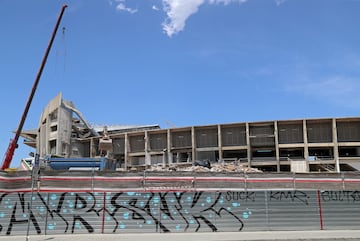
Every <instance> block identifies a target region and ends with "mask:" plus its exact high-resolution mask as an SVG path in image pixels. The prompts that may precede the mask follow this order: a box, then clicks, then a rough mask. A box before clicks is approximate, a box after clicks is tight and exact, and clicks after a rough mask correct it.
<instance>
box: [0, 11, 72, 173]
mask: <svg viewBox="0 0 360 241" xmlns="http://www.w3.org/2000/svg"><path fill="white" fill-rule="evenodd" d="M66 8H67V5H66V4H64V5H63V6H62V8H61V11H60V14H59V16H58V18H57V21H56V24H55V27H54V30H53V32H52V34H51V38H50V41H49V43H48V46H47V48H46V51H45V54H44V57H43V59H42V61H41V65H40V68H39V70H38V73H37V75H36V78H35V81H34V84H33V86H32V89H31V92H30V95H29V98H28V100H27V102H26V106H25V109H24V112H23V114H22V116H21V120H20V122H19V126H18V128H17V129H16V132H15V136H14V138H13V139H11V140H10V143H9V146H8V149H7V151H6V153H5V157H4V160H3V163H2V165H1V170H5V169H6V168H8V167H9V166H10V163H11V161H12V158H13V156H14V152H15V149H16V148H17V146H18V144H17V142H18V140H19V137H20V134H21V131H22V128H23V126H24V123H25V119H26V116H27V114H28V112H29V109H30V105H31V102H32V99H33V97H34V94H35V91H36V88H37V86H38V84H39V80H40V77H41V74H42V72H43V69H44V67H45V64H46V60H47V58H48V55H49V53H50V49H51V46H52V44H53V42H54V39H55V36H56V32H57V30H58V28H59V25H60V22H61V18H62V16H63V14H64V11H65V9H66Z"/></svg>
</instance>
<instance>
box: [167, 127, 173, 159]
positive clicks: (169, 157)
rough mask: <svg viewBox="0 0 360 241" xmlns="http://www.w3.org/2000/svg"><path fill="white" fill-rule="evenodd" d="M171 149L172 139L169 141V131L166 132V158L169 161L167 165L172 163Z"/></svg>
mask: <svg viewBox="0 0 360 241" xmlns="http://www.w3.org/2000/svg"><path fill="white" fill-rule="evenodd" d="M171 147H172V139H171V132H170V129H168V130H167V155H168V156H167V158H168V161H169V164H172V163H173V155H172V151H171Z"/></svg>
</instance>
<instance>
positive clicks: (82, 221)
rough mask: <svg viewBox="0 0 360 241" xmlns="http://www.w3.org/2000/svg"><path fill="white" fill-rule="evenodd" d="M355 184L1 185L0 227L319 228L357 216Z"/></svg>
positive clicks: (354, 223)
mask: <svg viewBox="0 0 360 241" xmlns="http://www.w3.org/2000/svg"><path fill="white" fill-rule="evenodd" d="M359 203H360V193H359V192H358V191H316V190H315V191H302V190H288V191H287V190H285V191H222V192H202V191H201V192H117V193H110V192H105V193H96V192H94V193H91V192H83V193H75V192H63V193H61V192H56V193H37V192H33V193H31V192H26V193H24V192H11V193H0V235H20V234H25V233H26V232H27V230H29V233H31V234H40V235H41V234H72V233H123V232H148V233H150V232H211V231H213V232H215V231H219V232H221V231H242V230H246V231H250V230H320V229H337V228H342V227H346V228H348V229H352V228H353V229H358V224H359V223H360V218H359V217H360V215H356V214H358V213H359V212H360V209H359Z"/></svg>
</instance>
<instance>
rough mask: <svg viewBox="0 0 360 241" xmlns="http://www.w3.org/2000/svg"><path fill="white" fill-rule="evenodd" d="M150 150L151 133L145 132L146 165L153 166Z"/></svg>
mask: <svg viewBox="0 0 360 241" xmlns="http://www.w3.org/2000/svg"><path fill="white" fill-rule="evenodd" d="M149 150H150V138H149V133H148V132H147V131H145V165H146V166H151V155H150V153H149Z"/></svg>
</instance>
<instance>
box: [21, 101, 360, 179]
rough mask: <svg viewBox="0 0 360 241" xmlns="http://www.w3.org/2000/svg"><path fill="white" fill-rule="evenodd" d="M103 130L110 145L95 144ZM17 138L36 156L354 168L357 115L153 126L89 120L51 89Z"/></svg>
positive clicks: (122, 166)
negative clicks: (33, 126)
mask: <svg viewBox="0 0 360 241" xmlns="http://www.w3.org/2000/svg"><path fill="white" fill-rule="evenodd" d="M104 134H107V135H108V137H109V138H110V139H111V144H112V147H111V148H109V149H107V150H105V152H104V150H102V149H101V148H100V147H99V142H100V141H101V138H102V137H103V135H104ZM22 136H23V137H24V138H25V143H26V144H27V145H29V146H32V147H34V148H36V152H37V153H39V154H40V157H41V158H44V157H45V156H55V157H63V158H87V157H98V156H103V155H106V156H107V157H108V158H111V159H113V160H115V161H116V169H117V170H132V169H137V170H146V169H148V168H150V167H154V166H157V167H161V168H164V169H166V168H173V169H177V168H181V167H188V166H193V165H194V164H195V163H201V161H204V160H206V161H208V162H209V163H210V164H211V165H214V164H215V163H229V162H230V163H232V164H235V165H243V166H246V167H248V168H256V169H259V170H262V171H271V172H340V171H356V170H358V169H359V168H360V165H359V164H360V117H348V118H321V119H299V120H275V121H262V122H246V123H245V122H240V123H229V124H215V125H206V126H189V127H179V128H170V129H161V128H160V126H159V125H144V126H120V125H119V126H107V127H104V126H100V127H96V126H91V125H89V124H88V123H87V122H86V120H85V118H84V117H83V116H82V115H81V112H79V111H78V110H77V109H76V108H75V106H74V105H73V104H72V103H71V102H69V101H65V100H63V99H62V95H61V94H59V95H58V96H57V97H55V98H54V99H53V100H51V101H50V102H49V104H48V105H47V106H46V108H45V109H44V111H43V113H42V116H41V118H40V123H39V127H38V129H37V130H36V131H24V132H23V133H22Z"/></svg>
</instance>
